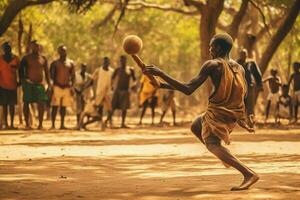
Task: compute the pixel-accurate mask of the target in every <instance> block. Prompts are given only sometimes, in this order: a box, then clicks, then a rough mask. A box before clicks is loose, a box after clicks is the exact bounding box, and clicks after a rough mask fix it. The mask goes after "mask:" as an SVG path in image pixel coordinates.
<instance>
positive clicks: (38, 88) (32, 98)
mask: <svg viewBox="0 0 300 200" xmlns="http://www.w3.org/2000/svg"><path fill="white" fill-rule="evenodd" d="M22 88H23V101H24V103H40V102H47V101H48V96H47V93H46V91H45V88H44V86H43V85H42V84H36V83H28V82H26V81H24V82H23V83H22Z"/></svg>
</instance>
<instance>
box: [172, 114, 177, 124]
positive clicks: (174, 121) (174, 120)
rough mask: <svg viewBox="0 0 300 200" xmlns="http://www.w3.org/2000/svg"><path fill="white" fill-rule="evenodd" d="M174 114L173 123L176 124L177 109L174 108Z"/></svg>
mask: <svg viewBox="0 0 300 200" xmlns="http://www.w3.org/2000/svg"><path fill="white" fill-rule="evenodd" d="M172 114H173V125H174V126H176V110H172Z"/></svg>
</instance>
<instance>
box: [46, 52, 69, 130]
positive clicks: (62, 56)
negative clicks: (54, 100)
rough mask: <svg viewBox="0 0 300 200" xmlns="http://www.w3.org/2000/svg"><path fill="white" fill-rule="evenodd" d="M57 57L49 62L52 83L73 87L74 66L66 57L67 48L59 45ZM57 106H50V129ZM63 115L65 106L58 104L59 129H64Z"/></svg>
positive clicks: (53, 124) (64, 114) (53, 125)
mask: <svg viewBox="0 0 300 200" xmlns="http://www.w3.org/2000/svg"><path fill="white" fill-rule="evenodd" d="M58 54H59V59H58V60H56V61H54V62H53V63H52V64H51V67H50V71H51V78H52V80H53V82H54V85H57V86H59V87H62V88H67V87H73V85H74V82H75V66H74V63H73V62H70V61H69V60H68V59H67V48H66V47H65V46H61V47H59V48H58ZM58 107H59V106H53V107H52V113H51V121H52V127H51V128H52V129H54V128H55V120H56V115H57V110H58ZM65 116H66V107H65V106H60V117H61V124H60V129H66V127H65Z"/></svg>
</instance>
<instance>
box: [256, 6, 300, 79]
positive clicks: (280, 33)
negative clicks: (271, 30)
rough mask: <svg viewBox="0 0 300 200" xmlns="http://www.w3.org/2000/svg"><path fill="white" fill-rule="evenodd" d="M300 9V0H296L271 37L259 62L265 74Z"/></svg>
mask: <svg viewBox="0 0 300 200" xmlns="http://www.w3.org/2000/svg"><path fill="white" fill-rule="evenodd" d="M299 10H300V0H296V1H295V3H294V4H293V5H292V7H291V9H290V10H289V12H288V14H287V17H286V18H285V20H284V21H283V23H282V24H281V26H280V27H279V29H278V30H277V32H276V33H275V35H274V36H273V37H272V38H270V43H269V44H268V46H267V48H266V50H265V51H264V53H263V54H262V55H263V56H262V58H261V60H260V63H259V66H260V69H261V71H262V74H264V72H265V71H266V70H267V67H268V64H269V62H270V61H271V59H272V57H273V55H274V53H275V52H276V50H277V48H278V47H279V45H280V43H281V42H282V41H283V40H284V38H285V37H286V35H287V34H288V33H289V31H290V30H291V28H292V27H293V25H294V23H295V21H296V19H297V16H298V14H299Z"/></svg>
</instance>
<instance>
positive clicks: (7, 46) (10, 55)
mask: <svg viewBox="0 0 300 200" xmlns="http://www.w3.org/2000/svg"><path fill="white" fill-rule="evenodd" d="M2 50H3V52H4V55H3V59H4V60H5V62H7V63H10V62H11V61H12V60H13V59H14V58H15V55H13V53H12V50H11V46H10V44H9V43H5V44H4V45H3V46H2ZM13 67H14V68H15V69H17V68H19V66H13ZM16 81H17V82H18V80H16ZM8 110H9V114H10V126H8V122H7V117H8ZM3 114H4V126H5V127H4V128H5V129H6V128H9V129H15V127H14V118H15V105H3Z"/></svg>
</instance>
